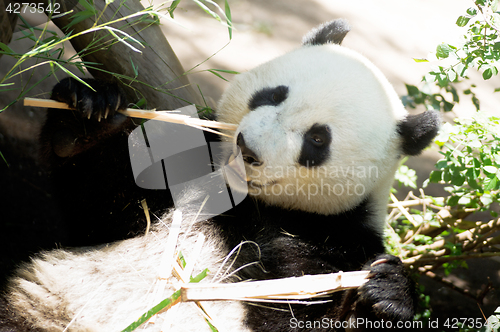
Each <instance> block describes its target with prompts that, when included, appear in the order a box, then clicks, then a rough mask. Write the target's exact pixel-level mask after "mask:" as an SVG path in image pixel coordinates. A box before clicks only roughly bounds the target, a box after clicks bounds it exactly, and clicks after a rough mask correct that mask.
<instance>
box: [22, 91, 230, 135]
mask: <svg viewBox="0 0 500 332" xmlns="http://www.w3.org/2000/svg"><path fill="white" fill-rule="evenodd" d="M24 106H33V107H46V108H58V109H71V107H69V106H68V105H67V104H66V103H61V102H58V101H55V100H50V99H39V98H25V99H24ZM119 112H120V113H122V114H123V115H126V116H129V117H132V118H141V119H154V120H158V121H165V122H171V123H179V124H185V125H188V126H192V127H207V128H216V129H226V130H232V131H236V129H238V125H235V124H232V123H224V122H218V121H210V120H202V119H197V118H191V117H189V116H188V115H184V114H174V113H171V111H153V110H149V111H148V110H138V109H133V108H127V109H126V110H123V111H119Z"/></svg>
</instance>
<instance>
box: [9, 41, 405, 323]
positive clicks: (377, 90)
mask: <svg viewBox="0 0 500 332" xmlns="http://www.w3.org/2000/svg"><path fill="white" fill-rule="evenodd" d="M278 85H285V86H287V87H288V88H289V93H288V98H287V99H286V100H285V101H284V102H283V103H282V104H280V105H279V106H277V107H273V106H263V107H260V108H257V109H255V110H254V111H250V110H249V109H248V101H249V100H250V98H251V97H252V94H253V93H255V92H256V91H258V90H260V89H262V88H266V87H275V86H278ZM405 115H406V111H405V110H404V108H403V107H402V105H401V103H400V102H399V99H398V97H397V95H396V93H395V92H394V90H393V89H392V87H391V86H390V85H389V83H388V82H387V80H386V79H385V78H384V77H383V75H382V74H381V73H380V72H379V71H378V69H376V68H375V67H374V66H373V65H372V64H371V63H370V62H369V61H368V60H366V59H365V58H364V57H362V56H360V55H359V54H357V53H355V52H353V51H351V50H348V49H345V48H343V47H340V46H337V45H322V46H306V47H302V48H300V49H297V50H295V51H293V52H290V53H288V54H286V55H284V56H282V57H280V58H277V59H275V60H273V61H270V62H268V63H266V64H263V65H261V66H259V67H257V68H255V69H254V70H251V71H249V72H248V73H245V74H242V75H239V76H238V77H237V78H236V79H235V81H234V83H233V84H232V85H231V86H230V87H229V89H228V90H227V91H226V93H225V94H224V96H223V97H222V100H221V102H220V106H219V111H218V118H219V120H220V121H224V122H229V123H235V124H239V128H238V131H237V133H236V134H238V133H240V132H241V133H244V136H245V141H246V143H247V145H248V146H249V147H251V149H252V150H254V151H255V152H257V154H258V155H259V156H260V157H262V158H263V160H264V161H265V167H268V169H267V170H268V172H267V173H266V172H264V171H262V169H257V168H254V167H247V168H246V172H247V175H248V176H250V178H251V179H252V181H254V182H253V183H256V184H260V185H266V184H269V183H270V182H271V181H276V183H275V184H270V185H268V186H266V187H263V188H259V189H260V191H259V190H257V189H256V188H252V186H250V188H249V190H250V193H251V194H253V195H255V196H256V197H257V198H258V199H261V200H263V201H265V202H268V203H270V204H274V205H278V206H281V207H283V208H291V209H300V210H306V211H311V212H318V213H323V214H328V213H338V212H341V211H345V210H347V209H349V208H352V207H354V206H355V205H356V204H359V203H360V201H361V200H362V199H363V197H364V196H365V194H366V193H370V194H371V195H372V197H373V198H374V199H375V200H373V201H371V202H372V203H371V204H373V205H374V207H375V209H376V210H377V212H378V213H379V214H380V215H382V214H383V213H384V209H385V203H386V199H387V195H388V191H389V188H390V185H391V183H392V180H393V174H394V171H395V169H396V167H397V165H398V160H399V155H400V151H399V150H398V146H399V144H400V142H399V137H398V136H397V133H396V128H397V127H396V125H397V121H398V120H401V119H402V118H404V117H405ZM315 123H320V124H327V125H328V126H329V127H330V129H331V134H332V142H331V150H330V151H331V152H330V158H329V159H328V161H327V163H326V165H324V166H325V168H324V169H321V168H320V169H321V171H318V169H315V168H307V167H303V166H300V165H298V164H297V162H296V160H297V158H298V155H299V152H300V147H301V145H302V137H303V134H304V132H305V131H307V130H308V128H310V127H311V126H312V125H313V124H315ZM230 134H234V133H230ZM234 137H236V135H234ZM227 153H228V154H229V153H230V151H227ZM225 160H227V158H225ZM363 170H364V175H363V174H362V173H363ZM370 170H371V171H372V173H369V172H370ZM335 171H336V172H337V173H335ZM322 172H323V173H322ZM373 172H376V173H373ZM325 185H329V186H330V188H334V187H335V186H338V187H336V188H339V189H340V188H343V189H344V190H347V189H348V188H349V187H350V188H352V189H353V190H354V188H356V186H358V190H359V189H360V188H362V189H363V193H364V195H361V194H360V193H359V191H358V193H356V192H351V193H348V192H345V193H342V194H339V193H335V192H333V190H332V191H326V192H323V193H321V191H319V192H318V191H316V192H314V191H313V190H314V188H317V190H325V189H324V188H328V187H326V186H325ZM280 186H281V189H282V191H281V194H277V193H278V189H279V187H280ZM301 188H302V190H301ZM284 190H287V191H286V192H284ZM290 193H291V194H290ZM181 210H184V212H185V213H184V216H185V223H184V225H185V226H184V228H183V233H182V234H181V239H182V241H181V242H180V245H181V250H182V252H183V253H184V254H185V255H186V256H187V257H189V255H190V253H191V250H192V248H193V246H194V239H196V236H197V233H198V232H199V231H202V232H204V233H205V234H206V235H207V236H208V238H207V243H206V244H205V246H204V249H203V255H202V257H200V259H199V260H198V263H197V265H196V266H197V267H198V271H199V270H200V269H203V268H207V267H208V268H210V270H211V271H212V275H209V276H208V277H207V278H206V279H205V280H206V281H210V280H211V278H212V277H213V273H215V271H217V269H218V266H219V265H220V264H221V261H222V259H223V258H224V257H223V255H224V254H223V252H224V251H223V250H222V247H221V245H222V244H221V243H219V241H220V239H219V238H218V236H217V234H213V232H212V230H211V229H207V228H206V225H205V226H203V227H204V228H202V229H201V230H200V229H198V227H197V226H196V225H195V226H194V227H193V228H191V229H192V231H189V232H188V231H187V228H186V227H188V226H186V225H189V223H190V222H189V220H190V219H189V218H190V217H189V211H197V207H189V206H187V207H184V206H182V207H181ZM186 212H187V213H186ZM170 218H171V215H166V216H165V217H163V222H162V223H160V224H158V226H157V227H156V228H155V230H154V231H153V232H151V233H150V234H149V235H147V236H142V237H138V238H134V239H130V240H126V241H122V242H119V243H114V244H110V245H108V246H103V247H97V248H82V249H78V250H73V251H65V250H56V251H52V252H48V253H45V254H43V255H42V256H41V257H40V258H37V259H34V260H33V262H32V263H31V264H29V265H27V266H26V267H24V268H22V269H21V270H20V271H19V273H18V275H17V277H16V278H14V279H13V281H12V287H11V289H10V290H11V293H10V300H11V303H12V304H13V306H14V308H15V309H16V310H17V311H18V312H19V313H21V315H22V316H23V317H25V318H26V319H28V321H29V322H30V323H32V324H33V325H34V326H37V327H38V328H40V329H42V330H45V331H63V330H65V329H66V328H67V331H102V332H104V331H106V332H107V331H120V330H121V329H123V328H124V327H126V326H127V325H128V324H130V323H132V322H133V321H134V320H136V319H137V318H138V317H139V316H140V315H141V314H143V313H144V312H145V311H146V310H147V309H149V308H150V307H151V305H154V304H156V303H152V302H151V291H152V285H153V284H154V283H155V282H156V281H157V280H158V271H157V269H158V266H159V262H160V261H161V256H162V252H163V251H164V244H165V241H166V238H167V236H168V232H169V225H170ZM377 219H379V220H383V218H377ZM379 226H380V227H381V225H379ZM209 228H210V227H209ZM195 274H196V272H195ZM173 280H174V279H172V278H171V279H169V281H170V282H173ZM171 286H172V285H171ZM174 289H175V287H170V288H168V289H167V290H166V291H165V292H164V293H163V296H164V297H167V296H169V295H170V294H171V293H172V292H173V291H174ZM205 305H206V306H207V307H208V310H209V313H210V314H211V315H212V316H213V317H214V319H215V320H216V322H219V323H220V325H218V326H217V328H219V330H220V331H239V332H241V331H245V329H246V328H245V327H244V325H243V308H242V306H241V304H239V303H208V304H205ZM175 310H176V311H175V313H174V314H170V315H169V316H167V317H166V318H165V320H167V321H168V323H171V324H172V327H170V328H169V329H168V331H203V330H208V325H207V324H206V322H205V321H204V320H203V318H202V316H201V315H200V314H199V312H198V309H197V308H196V307H195V305H194V304H189V303H188V304H179V308H177V309H175ZM167 314H168V312H167ZM163 317H165V316H163ZM162 324H163V322H162V318H159V319H158V320H157V321H156V323H155V324H154V325H148V326H147V327H148V329H150V330H152V331H160V330H161V326H162Z"/></svg>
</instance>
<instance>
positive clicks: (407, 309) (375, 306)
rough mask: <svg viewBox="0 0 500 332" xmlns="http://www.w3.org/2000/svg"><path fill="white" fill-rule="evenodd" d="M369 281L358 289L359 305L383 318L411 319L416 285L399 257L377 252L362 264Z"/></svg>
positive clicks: (394, 319)
mask: <svg viewBox="0 0 500 332" xmlns="http://www.w3.org/2000/svg"><path fill="white" fill-rule="evenodd" d="M365 268H366V269H368V270H369V271H370V273H369V275H368V278H369V281H368V282H367V283H365V284H364V285H363V286H361V287H360V288H359V290H358V296H359V300H358V305H361V306H363V307H364V308H366V309H367V310H369V311H371V312H372V313H373V314H374V315H375V317H377V318H380V319H385V320H391V321H396V320H411V319H412V318H413V315H414V313H415V291H414V289H415V286H414V283H413V281H412V280H411V279H410V277H409V276H408V273H407V272H406V270H405V267H404V265H403V263H402V262H401V260H400V259H399V258H397V257H395V256H391V255H385V254H384V255H380V256H378V257H377V258H376V259H375V260H374V261H373V262H371V263H370V264H367V266H366V267H365Z"/></svg>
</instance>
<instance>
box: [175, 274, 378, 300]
mask: <svg viewBox="0 0 500 332" xmlns="http://www.w3.org/2000/svg"><path fill="white" fill-rule="evenodd" d="M368 273H369V271H354V272H339V273H331V274H320V275H306V276H302V277H291V278H283V279H273V280H264V281H248V282H238V283H232V284H195V283H192V284H183V285H182V286H181V298H182V302H188V301H255V302H262V301H271V302H273V301H278V302H279V301H284V300H306V299H312V298H317V297H322V296H325V295H328V294H330V293H333V292H337V291H341V290H345V289H351V288H357V287H359V286H361V285H363V284H364V283H365V282H366V281H368V279H367V276H368Z"/></svg>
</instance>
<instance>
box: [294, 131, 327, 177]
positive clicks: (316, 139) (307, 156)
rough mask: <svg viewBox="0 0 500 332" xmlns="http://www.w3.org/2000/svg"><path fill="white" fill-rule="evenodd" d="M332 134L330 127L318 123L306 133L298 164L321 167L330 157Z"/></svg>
mask: <svg viewBox="0 0 500 332" xmlns="http://www.w3.org/2000/svg"><path fill="white" fill-rule="evenodd" d="M331 142H332V134H331V130H330V127H328V126H327V125H320V124H319V123H316V124H314V125H312V126H311V127H310V128H309V130H307V131H306V132H305V133H304V138H303V141H302V149H301V151H300V155H299V158H298V159H297V162H298V163H299V164H300V165H302V166H306V167H311V166H320V165H321V164H323V163H325V162H326V161H327V160H328V158H329V156H330V143H331Z"/></svg>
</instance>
